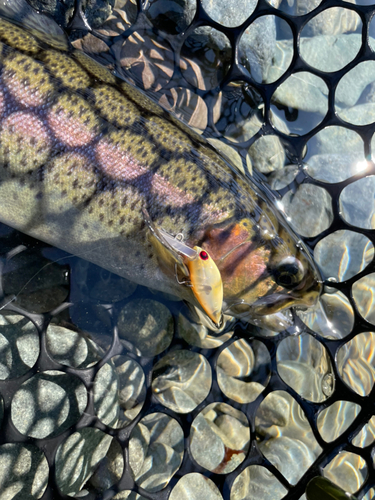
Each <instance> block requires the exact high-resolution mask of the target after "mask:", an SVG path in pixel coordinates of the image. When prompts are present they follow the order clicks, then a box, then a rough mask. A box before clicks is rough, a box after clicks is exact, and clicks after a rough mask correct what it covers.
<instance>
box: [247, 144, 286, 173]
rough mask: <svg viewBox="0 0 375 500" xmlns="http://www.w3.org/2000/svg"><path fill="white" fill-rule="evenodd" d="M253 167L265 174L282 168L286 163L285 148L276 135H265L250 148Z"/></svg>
mask: <svg viewBox="0 0 375 500" xmlns="http://www.w3.org/2000/svg"><path fill="white" fill-rule="evenodd" d="M249 155H250V158H251V161H252V164H253V167H254V168H255V169H257V170H258V171H259V172H262V173H263V174H269V173H271V172H274V171H275V170H280V169H282V168H283V167H284V164H285V150H284V147H283V145H282V143H281V141H280V139H279V137H278V136H276V135H264V136H262V137H260V138H259V139H258V140H256V141H255V142H254V143H253V144H252V145H251V146H250V148H249Z"/></svg>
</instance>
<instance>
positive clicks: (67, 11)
mask: <svg viewBox="0 0 375 500" xmlns="http://www.w3.org/2000/svg"><path fill="white" fill-rule="evenodd" d="M30 5H31V6H32V7H34V9H36V10H38V11H39V12H43V13H45V14H49V15H50V16H52V17H53V18H54V20H55V21H56V22H57V23H58V24H59V25H60V26H63V27H64V28H65V27H66V26H67V25H68V24H69V22H70V21H71V19H72V18H73V14H74V5H75V2H74V0H66V1H64V2H60V1H59V0H30Z"/></svg>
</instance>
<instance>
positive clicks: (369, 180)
mask: <svg viewBox="0 0 375 500" xmlns="http://www.w3.org/2000/svg"><path fill="white" fill-rule="evenodd" d="M374 192H375V176H374V175H370V176H368V177H365V178H363V179H359V180H358V181H355V182H353V183H352V184H349V185H348V186H346V187H345V188H344V189H343V190H342V192H341V195H340V211H341V214H342V217H343V218H344V219H345V220H346V221H347V222H349V224H352V225H353V226H357V227H359V228H364V229H374V227H375V217H374V215H375V203H374Z"/></svg>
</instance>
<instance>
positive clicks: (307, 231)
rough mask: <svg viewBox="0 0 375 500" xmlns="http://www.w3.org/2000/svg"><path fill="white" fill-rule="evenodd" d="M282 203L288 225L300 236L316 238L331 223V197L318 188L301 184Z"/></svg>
mask: <svg viewBox="0 0 375 500" xmlns="http://www.w3.org/2000/svg"><path fill="white" fill-rule="evenodd" d="M282 203H283V205H284V209H285V212H286V214H287V215H288V217H290V219H289V218H288V221H289V223H290V225H291V226H292V228H293V229H294V230H295V231H296V232H297V233H299V234H301V235H302V236H306V237H312V236H316V235H318V234H319V233H321V232H322V231H324V230H325V229H327V228H328V227H329V226H330V225H331V223H332V221H333V213H332V205H331V203H332V202H331V197H330V195H329V194H328V192H327V191H326V190H325V189H323V188H321V187H319V186H314V185H312V184H301V185H300V186H298V188H297V189H296V191H295V192H292V191H289V192H288V193H287V194H286V195H285V196H284V197H283V199H282Z"/></svg>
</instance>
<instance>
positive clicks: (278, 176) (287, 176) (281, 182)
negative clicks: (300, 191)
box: [267, 165, 299, 190]
mask: <svg viewBox="0 0 375 500" xmlns="http://www.w3.org/2000/svg"><path fill="white" fill-rule="evenodd" d="M298 172H299V167H298V165H286V166H285V167H284V168H283V169H281V170H276V171H275V172H272V173H271V174H270V175H269V176H268V177H267V181H268V183H269V185H270V187H271V188H272V189H276V190H277V189H284V188H285V187H286V186H288V185H289V184H291V183H292V182H293V181H294V179H295V178H296V176H297V174H298Z"/></svg>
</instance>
